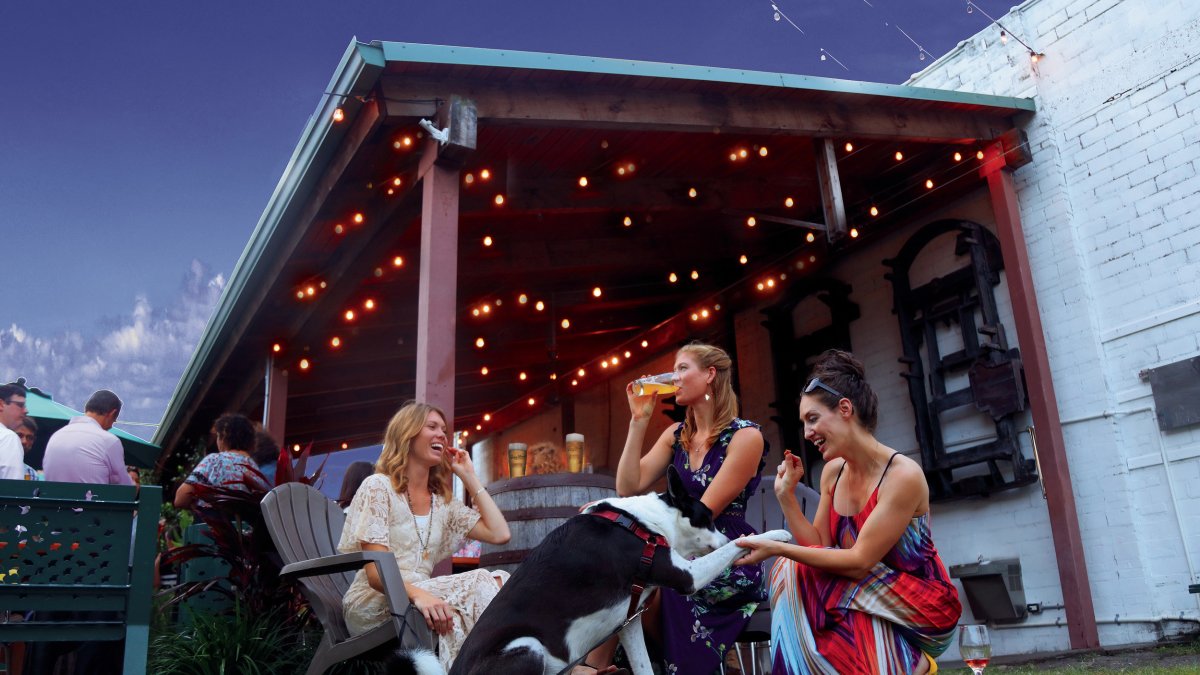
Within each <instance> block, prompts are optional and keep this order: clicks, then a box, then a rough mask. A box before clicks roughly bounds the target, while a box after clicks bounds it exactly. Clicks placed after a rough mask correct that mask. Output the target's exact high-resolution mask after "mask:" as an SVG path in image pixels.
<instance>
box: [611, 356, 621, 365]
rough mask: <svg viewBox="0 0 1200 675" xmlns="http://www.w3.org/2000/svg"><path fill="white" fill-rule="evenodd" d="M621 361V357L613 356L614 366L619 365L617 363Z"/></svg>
mask: <svg viewBox="0 0 1200 675" xmlns="http://www.w3.org/2000/svg"><path fill="white" fill-rule="evenodd" d="M620 362H621V359H619V358H617V357H615V356H614V357H612V364H613V365H614V366H615V365H617V364H618V363H620Z"/></svg>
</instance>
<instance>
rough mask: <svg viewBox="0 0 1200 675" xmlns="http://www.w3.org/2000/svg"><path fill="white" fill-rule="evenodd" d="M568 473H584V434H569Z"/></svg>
mask: <svg viewBox="0 0 1200 675" xmlns="http://www.w3.org/2000/svg"><path fill="white" fill-rule="evenodd" d="M566 440H567V443H566V445H567V471H570V472H571V473H580V472H582V471H583V464H584V462H583V434H567V439H566Z"/></svg>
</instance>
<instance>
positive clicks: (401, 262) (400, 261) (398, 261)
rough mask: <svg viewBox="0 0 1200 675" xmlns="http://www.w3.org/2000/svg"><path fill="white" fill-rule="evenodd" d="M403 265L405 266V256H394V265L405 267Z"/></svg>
mask: <svg viewBox="0 0 1200 675" xmlns="http://www.w3.org/2000/svg"><path fill="white" fill-rule="evenodd" d="M403 266H404V258H402V257H400V256H396V257H394V258H392V267H403Z"/></svg>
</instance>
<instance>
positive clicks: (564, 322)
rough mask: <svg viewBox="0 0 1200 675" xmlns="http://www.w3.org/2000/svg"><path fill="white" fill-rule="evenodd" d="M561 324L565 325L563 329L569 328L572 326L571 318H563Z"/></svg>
mask: <svg viewBox="0 0 1200 675" xmlns="http://www.w3.org/2000/svg"><path fill="white" fill-rule="evenodd" d="M560 325H561V326H562V327H563V330H566V329H568V328H570V327H571V320H570V319H563V320H562V323H561V324H560Z"/></svg>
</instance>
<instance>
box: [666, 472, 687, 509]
mask: <svg viewBox="0 0 1200 675" xmlns="http://www.w3.org/2000/svg"><path fill="white" fill-rule="evenodd" d="M687 496H688V492H687V488H686V487H684V485H683V476H680V475H679V470H678V469H676V468H675V465H674V464H668V465H667V500H668V501H670V502H671V503H672V504H678V503H679V502H680V501H681V500H683V499H684V498H686V497H687Z"/></svg>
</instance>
